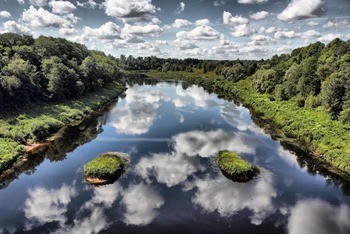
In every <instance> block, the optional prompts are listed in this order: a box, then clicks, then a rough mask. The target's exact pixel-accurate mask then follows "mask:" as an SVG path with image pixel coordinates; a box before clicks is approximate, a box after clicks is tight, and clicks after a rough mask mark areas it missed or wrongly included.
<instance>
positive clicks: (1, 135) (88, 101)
mask: <svg viewBox="0 0 350 234" xmlns="http://www.w3.org/2000/svg"><path fill="white" fill-rule="evenodd" d="M124 91H125V87H124V86H123V85H122V84H120V83H118V82H112V83H110V84H108V85H106V86H105V87H104V88H101V89H99V90H97V91H95V92H91V93H88V94H86V95H85V96H83V97H81V98H79V99H77V100H70V101H65V102H63V103H49V104H40V105H35V104H33V105H31V106H28V107H26V108H22V109H21V110H20V111H15V110H14V111H11V112H2V113H1V114H0V173H1V172H2V171H4V170H6V169H7V168H9V167H11V166H12V164H13V163H15V162H16V160H17V159H18V158H20V157H21V156H23V155H24V147H23V145H26V144H31V143H34V142H42V141H46V140H49V138H50V137H51V136H53V135H54V134H55V133H56V132H58V130H59V129H61V128H63V127H65V126H69V125H70V124H73V123H75V122H78V121H81V120H82V119H84V118H86V117H87V116H90V115H91V114H92V113H94V111H96V110H98V109H100V108H102V107H104V106H105V105H106V104H108V103H109V102H111V101H112V100H116V99H117V98H118V97H119V96H120V95H121V93H123V92H124Z"/></svg>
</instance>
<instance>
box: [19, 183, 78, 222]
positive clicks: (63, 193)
mask: <svg viewBox="0 0 350 234" xmlns="http://www.w3.org/2000/svg"><path fill="white" fill-rule="evenodd" d="M28 194H29V197H28V198H27V199H26V200H25V203H24V214H25V216H26V218H27V219H29V221H30V222H29V223H28V224H27V225H26V226H27V228H31V227H32V226H36V224H45V223H49V222H60V224H61V225H62V224H64V222H65V221H66V216H65V215H64V214H65V213H66V212H67V205H68V204H69V203H70V201H71V199H72V197H74V196H76V195H77V193H76V191H75V189H74V188H72V187H70V186H67V185H62V186H61V188H59V189H50V190H48V189H46V188H41V187H37V188H34V189H30V190H29V191H28Z"/></svg>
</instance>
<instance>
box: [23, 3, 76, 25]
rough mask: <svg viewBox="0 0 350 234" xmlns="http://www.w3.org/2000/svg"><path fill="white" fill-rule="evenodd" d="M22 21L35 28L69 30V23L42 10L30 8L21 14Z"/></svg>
mask: <svg viewBox="0 0 350 234" xmlns="http://www.w3.org/2000/svg"><path fill="white" fill-rule="evenodd" d="M22 20H23V21H24V22H26V23H28V24H29V25H30V26H31V27H35V28H47V27H55V28H71V27H72V26H71V23H70V22H69V21H68V20H67V19H65V18H63V17H61V16H58V15H55V14H53V13H50V12H49V11H47V10H45V9H44V8H41V7H40V8H39V9H36V8H35V7H33V6H30V7H29V9H28V10H25V11H24V12H23V13H22Z"/></svg>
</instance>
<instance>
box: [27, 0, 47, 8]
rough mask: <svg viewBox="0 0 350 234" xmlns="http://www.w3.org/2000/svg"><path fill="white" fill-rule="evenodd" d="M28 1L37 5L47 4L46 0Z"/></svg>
mask: <svg viewBox="0 0 350 234" xmlns="http://www.w3.org/2000/svg"><path fill="white" fill-rule="evenodd" d="M29 2H30V4H31V5H33V6H38V7H42V6H46V5H47V0H30V1H29Z"/></svg>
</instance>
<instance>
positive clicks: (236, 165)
mask: <svg viewBox="0 0 350 234" xmlns="http://www.w3.org/2000/svg"><path fill="white" fill-rule="evenodd" d="M216 163H217V164H218V166H219V168H220V169H221V170H222V171H223V172H224V173H225V174H226V175H229V176H231V177H232V178H233V179H235V178H236V179H242V180H243V179H244V180H249V179H252V177H254V176H255V175H256V174H257V173H258V172H259V169H258V168H257V167H255V166H253V165H252V164H250V163H249V162H247V161H246V160H244V159H242V158H241V157H240V156H239V155H238V154H236V153H235V152H230V151H226V150H225V151H220V152H219V153H218V156H217V158H216Z"/></svg>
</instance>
